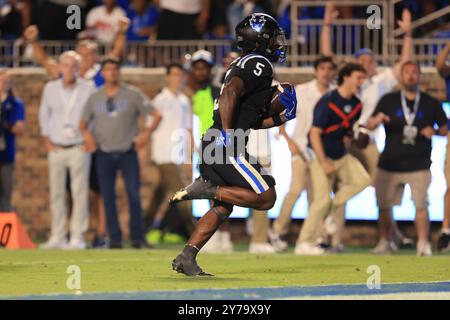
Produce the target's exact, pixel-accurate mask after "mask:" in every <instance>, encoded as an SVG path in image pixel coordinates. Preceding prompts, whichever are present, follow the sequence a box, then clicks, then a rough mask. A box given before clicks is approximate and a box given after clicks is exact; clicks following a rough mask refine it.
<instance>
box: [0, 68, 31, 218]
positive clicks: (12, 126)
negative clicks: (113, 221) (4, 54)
mask: <svg viewBox="0 0 450 320" xmlns="http://www.w3.org/2000/svg"><path fill="white" fill-rule="evenodd" d="M0 99H1V110H0V114H1V116H0V212H10V211H12V207H11V196H12V192H13V184H14V179H13V175H14V162H15V158H16V136H20V135H22V134H23V132H24V130H25V123H24V121H25V106H24V104H23V102H22V100H20V99H19V98H17V97H15V96H14V94H13V91H12V83H11V79H10V75H9V73H8V71H6V70H0Z"/></svg>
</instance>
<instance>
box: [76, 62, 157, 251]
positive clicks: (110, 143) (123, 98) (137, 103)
mask: <svg viewBox="0 0 450 320" xmlns="http://www.w3.org/2000/svg"><path fill="white" fill-rule="evenodd" d="M101 73H102V76H103V78H104V79H105V85H104V87H102V88H100V89H99V90H98V91H97V92H95V93H94V94H92V95H91V96H90V97H89V99H88V101H87V103H86V105H85V108H84V111H83V115H82V120H81V123H80V129H81V132H82V133H83V137H84V141H85V144H86V148H87V150H88V151H90V152H94V151H95V152H96V157H95V164H94V165H95V166H96V169H97V175H98V180H99V185H100V193H101V195H102V198H103V201H104V204H105V212H106V223H107V228H108V233H109V247H110V248H121V247H122V235H121V230H120V226H119V221H118V212H117V206H116V193H115V185H116V176H117V171H119V170H120V171H121V172H122V175H123V178H124V181H125V187H126V190H127V195H128V207H129V212H130V234H131V240H132V243H133V247H135V248H142V247H146V246H147V243H146V242H145V240H144V230H143V221H142V216H141V211H142V210H141V199H140V172H139V162H138V157H137V153H136V150H138V149H140V148H142V147H143V146H145V144H146V143H148V141H149V137H150V134H151V133H152V132H153V131H154V130H155V129H156V127H157V126H158V123H159V121H160V119H161V116H160V115H159V113H158V112H157V111H156V110H155V109H154V108H153V107H152V105H151V103H150V101H149V100H148V98H147V97H145V96H144V95H143V94H142V93H141V92H140V91H138V90H137V89H135V88H133V87H131V86H127V85H125V84H122V83H120V63H119V62H118V61H117V60H114V59H111V58H107V59H106V60H104V61H103V62H102V71H101ZM149 114H151V115H152V116H153V119H154V120H153V122H152V123H151V124H150V125H149V126H148V127H146V128H145V130H143V131H141V132H139V128H138V119H139V117H140V116H147V115H149ZM88 127H89V130H88Z"/></svg>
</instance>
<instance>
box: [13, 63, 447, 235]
mask: <svg viewBox="0 0 450 320" xmlns="http://www.w3.org/2000/svg"><path fill="white" fill-rule="evenodd" d="M163 73H164V70H160V69H146V70H143V69H133V70H124V71H123V79H124V80H125V81H126V82H129V83H131V84H133V85H135V86H137V87H139V88H141V89H142V90H143V91H144V92H145V93H146V94H147V95H148V96H149V97H153V96H154V95H155V94H156V92H157V91H158V90H159V89H160V88H161V87H162V86H163V83H164V77H163ZM12 74H13V81H14V91H15V94H16V95H17V96H18V97H20V98H21V99H23V100H24V102H25V105H26V118H27V130H26V133H25V134H24V136H22V137H21V138H19V139H18V153H17V162H16V167H15V189H14V194H13V206H14V208H15V210H16V211H17V213H18V214H19V216H20V217H21V219H22V221H23V223H24V225H25V227H26V228H27V230H28V231H29V233H30V235H31V236H32V237H33V238H35V239H44V238H46V236H47V235H48V231H49V225H50V212H49V194H48V168H47V166H48V165H47V159H46V152H45V149H44V147H43V144H42V140H41V139H40V134H39V125H38V108H39V102H40V96H41V92H42V88H43V86H44V84H45V82H46V81H47V80H48V78H47V77H46V76H45V74H44V72H43V71H42V70H41V69H17V70H12ZM311 78H312V75H311V70H310V69H298V70H292V69H291V70H287V69H280V72H279V79H280V80H281V81H289V82H292V83H299V82H304V81H307V80H309V79H311ZM422 82H423V88H424V89H426V91H428V92H429V93H430V94H432V95H434V96H436V97H437V98H439V99H444V95H445V91H444V83H443V81H442V80H441V79H440V78H439V77H438V75H437V74H436V72H435V70H434V69H426V70H424V75H423V78H422ZM158 180H159V177H158V174H157V172H156V171H155V169H154V167H152V166H151V164H150V163H149V161H144V163H143V164H142V190H141V195H142V204H143V207H144V208H146V207H148V206H149V203H150V201H151V195H152V190H153V188H154V186H155V185H156V184H157V183H158ZM117 187H118V205H119V208H120V217H121V218H120V219H121V223H122V225H123V228H122V229H123V230H124V231H125V236H126V235H127V229H128V228H127V227H126V225H127V218H128V213H127V203H126V196H125V193H124V192H123V183H122V181H121V179H119V181H118V186H117ZM371 229H372V228H371ZM372 230H373V229H372Z"/></svg>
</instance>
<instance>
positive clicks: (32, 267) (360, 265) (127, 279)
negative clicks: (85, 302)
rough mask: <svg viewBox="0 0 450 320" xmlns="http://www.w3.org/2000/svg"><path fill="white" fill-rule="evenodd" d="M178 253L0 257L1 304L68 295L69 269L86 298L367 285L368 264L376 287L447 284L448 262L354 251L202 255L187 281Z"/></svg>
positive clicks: (437, 258) (175, 249)
mask: <svg viewBox="0 0 450 320" xmlns="http://www.w3.org/2000/svg"><path fill="white" fill-rule="evenodd" d="M179 249H180V247H169V248H165V249H155V250H145V251H139V250H85V251H42V250H33V251H8V250H0V297H7V296H23V295H35V294H49V293H62V294H68V293H70V290H68V289H67V287H66V281H67V278H68V276H69V275H68V274H67V273H66V271H67V268H68V266H70V265H77V266H79V267H80V269H81V290H82V291H83V292H84V293H89V292H125V291H151V290H181V289H205V288H257V287H258V288H259V287H283V286H305V285H308V286H310V285H335V284H365V283H366V281H367V278H368V276H369V275H368V274H367V267H368V266H369V265H377V266H379V267H380V269H381V281H382V283H401V282H434V281H448V280H450V255H440V256H433V257H416V256H414V252H413V251H403V252H402V253H400V254H398V255H395V256H374V255H370V254H367V250H364V251H362V250H360V249H359V250H350V253H347V254H343V255H327V256H321V257H302V256H295V255H293V254H292V253H285V254H278V255H251V254H248V253H247V252H245V251H240V252H236V253H233V254H226V255H225V254H224V255H213V254H200V255H199V258H198V261H199V264H200V266H201V267H202V268H203V269H204V270H205V271H207V272H210V273H213V274H214V275H215V276H214V277H195V278H189V277H186V276H184V275H181V274H177V273H175V272H174V271H172V270H171V261H172V259H173V258H174V257H175V255H176V254H177V253H178V250H179ZM362 252H365V253H362Z"/></svg>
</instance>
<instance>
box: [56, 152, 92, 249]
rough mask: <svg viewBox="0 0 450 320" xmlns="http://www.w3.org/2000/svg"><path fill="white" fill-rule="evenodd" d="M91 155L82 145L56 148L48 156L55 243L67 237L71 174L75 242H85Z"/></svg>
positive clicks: (72, 223) (72, 230) (72, 224)
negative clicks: (68, 180)
mask: <svg viewBox="0 0 450 320" xmlns="http://www.w3.org/2000/svg"><path fill="white" fill-rule="evenodd" d="M90 163H91V155H90V154H89V153H86V152H85V151H84V150H83V148H82V147H81V146H77V147H73V148H68V149H56V150H55V151H51V152H50V153H49V154H48V169H49V178H50V179H49V184H50V209H51V213H52V227H51V236H50V238H51V240H53V241H57V242H61V241H63V240H64V239H65V237H66V222H67V207H66V197H65V196H66V179H67V174H66V173H67V169H69V172H70V190H71V193H72V201H73V207H72V217H71V219H70V238H71V241H82V240H83V233H84V232H85V231H86V230H87V226H88V215H89V210H88V190H89V166H90Z"/></svg>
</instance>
